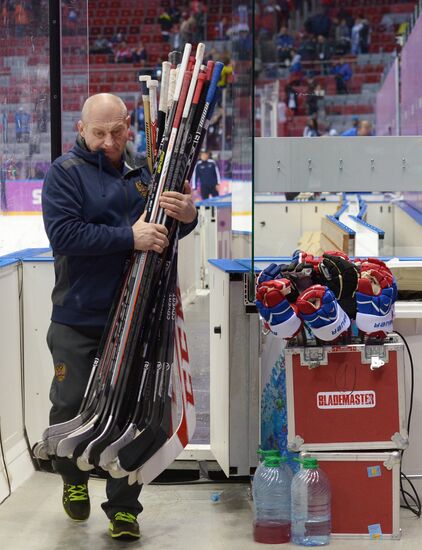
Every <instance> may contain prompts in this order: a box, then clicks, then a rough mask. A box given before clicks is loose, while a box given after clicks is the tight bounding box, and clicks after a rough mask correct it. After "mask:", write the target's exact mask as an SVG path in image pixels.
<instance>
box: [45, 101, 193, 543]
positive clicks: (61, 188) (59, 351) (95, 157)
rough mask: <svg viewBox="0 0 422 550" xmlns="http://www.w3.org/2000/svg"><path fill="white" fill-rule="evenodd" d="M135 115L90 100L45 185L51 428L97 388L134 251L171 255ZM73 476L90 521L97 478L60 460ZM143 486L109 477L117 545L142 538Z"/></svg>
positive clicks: (68, 497)
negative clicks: (139, 154) (51, 274)
mask: <svg viewBox="0 0 422 550" xmlns="http://www.w3.org/2000/svg"><path fill="white" fill-rule="evenodd" d="M129 127H130V117H129V116H128V113H127V108H126V106H125V104H124V103H123V101H122V100H121V99H120V98H119V97H117V96H115V95H112V94H97V95H94V96H92V97H90V98H88V99H87V100H86V102H85V104H84V106H83V109H82V115H81V120H79V122H78V136H77V138H76V143H75V145H74V146H73V148H72V149H71V150H70V151H69V152H68V153H66V154H65V155H63V156H61V157H59V158H58V159H56V160H55V161H54V162H53V164H52V165H51V167H50V169H49V171H48V173H47V175H46V179H45V182H44V187H43V192H42V205H43V217H44V225H45V229H46V232H47V235H48V237H49V239H50V243H51V247H52V249H53V255H54V268H55V277H56V280H55V286H54V289H53V293H52V302H53V311H52V315H51V324H50V327H49V330H48V334H47V344H48V346H49V348H50V351H51V354H52V357H53V363H54V372H55V375H54V378H53V382H52V385H51V390H50V400H51V402H52V408H51V411H50V424H57V423H60V422H65V421H67V420H70V419H72V418H74V417H75V416H76V415H77V413H78V410H79V407H80V404H81V401H82V398H83V394H84V391H85V388H86V386H87V383H88V378H89V374H90V371H91V367H92V363H93V360H94V358H95V356H96V351H97V348H98V345H99V342H100V339H101V335H102V332H103V330H104V326H105V324H106V321H107V317H108V313H109V310H110V308H111V304H112V301H113V297H114V294H115V293H116V292H117V289H118V287H119V283H120V281H121V279H122V276H123V273H124V270H125V267H126V266H127V264H128V260H129V258H130V256H131V254H132V252H133V251H134V250H145V251H146V250H154V251H155V252H158V253H161V252H162V251H163V250H164V248H165V247H166V246H167V245H168V240H167V229H166V228H165V227H164V226H163V225H160V224H155V223H146V222H145V221H144V214H143V212H144V208H145V204H146V197H147V194H148V184H149V180H150V174H149V171H148V167H147V164H146V162H144V163H142V164H141V165H140V166H133V164H132V163H131V162H130V159H129V158H128V156H127V155H126V153H125V150H126V143H127V141H128V132H129ZM160 204H161V206H162V207H163V208H164V209H165V212H166V213H167V215H168V216H171V217H173V218H175V219H176V220H179V221H180V222H181V224H180V235H181V236H182V237H183V236H185V235H187V234H188V233H189V232H190V231H192V229H193V228H194V227H195V225H196V222H197V213H196V208H195V206H194V204H193V201H192V197H191V194H190V187H189V185H188V184H186V185H185V193H183V194H182V193H176V192H166V193H163V195H162V196H161V198H160ZM53 464H54V468H55V470H56V471H57V472H58V473H59V474H60V475H61V476H62V478H63V484H64V486H63V507H64V509H65V511H66V513H67V514H68V516H69V517H70V518H71V519H73V520H75V521H83V520H86V519H88V517H89V513H90V500H89V494H88V477H89V476H88V473H87V472H82V471H81V470H79V469H78V468H77V466H76V465H75V464H74V463H73V462H72V461H70V460H69V459H56V460H54V462H53ZM140 490H141V487H140V486H139V485H133V486H129V485H128V483H127V480H126V479H120V480H119V479H112V478H110V479H108V480H107V501H106V502H104V503H103V504H102V508H103V510H104V511H105V513H106V514H107V516H108V517H109V519H110V524H109V532H110V535H111V536H112V537H113V538H138V537H139V536H140V533H139V525H138V522H137V520H136V518H137V515H138V514H139V513H140V512H141V511H142V506H141V504H140V503H139V501H138V497H139V493H140Z"/></svg>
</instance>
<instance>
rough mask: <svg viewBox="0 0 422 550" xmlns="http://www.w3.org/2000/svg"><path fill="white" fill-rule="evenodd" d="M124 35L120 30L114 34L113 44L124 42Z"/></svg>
mask: <svg viewBox="0 0 422 550" xmlns="http://www.w3.org/2000/svg"><path fill="white" fill-rule="evenodd" d="M124 40H125V39H124V36H123V33H122V32H121V31H120V30H118V31H117V33H116V34H114V35H113V36H112V38H111V44H112V45H113V46H116V44H121V43H122V42H124Z"/></svg>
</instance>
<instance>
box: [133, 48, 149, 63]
mask: <svg viewBox="0 0 422 550" xmlns="http://www.w3.org/2000/svg"><path fill="white" fill-rule="evenodd" d="M147 58H148V54H147V51H146V49H145V47H144V44H143V43H142V42H139V44H138V47H137V48H135V49H134V50H133V54H132V61H133V63H138V64H140V65H141V66H142V67H144V66H145V64H146V61H147Z"/></svg>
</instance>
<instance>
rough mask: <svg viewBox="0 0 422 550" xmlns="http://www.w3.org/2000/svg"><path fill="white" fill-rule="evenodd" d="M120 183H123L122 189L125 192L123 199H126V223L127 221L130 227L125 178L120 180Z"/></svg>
mask: <svg viewBox="0 0 422 550" xmlns="http://www.w3.org/2000/svg"><path fill="white" fill-rule="evenodd" d="M122 182H123V189H124V191H125V199H126V221H127V224H128V225H129V226H130V225H131V223H130V212H129V197H128V192H127V185H126V180H125V178H122Z"/></svg>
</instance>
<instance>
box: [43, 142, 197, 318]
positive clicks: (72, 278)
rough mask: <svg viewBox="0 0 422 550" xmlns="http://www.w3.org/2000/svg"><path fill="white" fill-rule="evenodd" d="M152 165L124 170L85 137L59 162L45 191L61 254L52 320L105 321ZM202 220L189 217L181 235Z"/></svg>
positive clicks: (49, 227)
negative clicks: (89, 146)
mask: <svg viewBox="0 0 422 550" xmlns="http://www.w3.org/2000/svg"><path fill="white" fill-rule="evenodd" d="M149 180H150V175H149V171H148V168H147V167H146V165H143V166H141V167H138V168H132V167H131V166H129V165H128V163H127V162H126V161H125V162H124V165H123V169H122V171H121V172H119V171H118V170H117V169H116V168H114V166H113V165H112V164H111V163H110V162H109V161H108V160H107V158H106V157H105V155H104V153H103V152H102V151H99V152H91V151H89V150H88V149H87V148H86V147H85V146H84V143H83V141H81V139H80V138H78V139H77V141H76V144H75V146H74V147H73V148H72V149H71V151H69V152H68V153H66V154H65V155H63V156H61V157H59V158H58V159H56V160H55V161H54V162H53V164H52V165H51V167H50V169H49V171H48V173H47V176H46V179H45V182H44V187H43V191H42V207H43V217H44V225H45V229H46V232H47V235H48V238H49V240H50V243H51V247H52V249H53V254H54V269H55V277H56V281H55V286H54V289H53V293H52V300H53V313H52V316H51V319H52V321H56V322H58V323H62V324H66V325H76V326H78V325H79V326H96V327H102V326H104V325H105V323H106V321H107V316H108V312H109V310H110V307H111V304H112V302H113V297H114V294H115V293H116V291H117V288H118V287H119V283H120V281H121V278H122V275H123V272H124V269H125V266H126V265H127V261H128V259H129V258H130V255H131V253H132V252H133V247H134V242H133V233H132V227H131V226H132V225H133V224H134V223H135V222H136V220H137V219H138V218H139V217H140V216H141V214H142V212H143V211H144V208H145V203H146V197H147V192H148V182H149ZM196 223H197V220H195V221H194V222H193V223H191V224H186V225H185V224H181V228H180V229H181V231H180V235H181V236H184V235H186V234H188V233H189V232H190V231H192V230H193V228H194V227H195V225H196Z"/></svg>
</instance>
